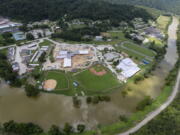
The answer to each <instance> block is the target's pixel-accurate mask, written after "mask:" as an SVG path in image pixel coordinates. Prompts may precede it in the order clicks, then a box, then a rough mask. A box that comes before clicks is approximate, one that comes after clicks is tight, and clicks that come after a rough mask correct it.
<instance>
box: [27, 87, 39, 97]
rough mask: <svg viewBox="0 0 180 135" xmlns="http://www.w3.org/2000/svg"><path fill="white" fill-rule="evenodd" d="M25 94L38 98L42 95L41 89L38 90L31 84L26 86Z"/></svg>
mask: <svg viewBox="0 0 180 135" xmlns="http://www.w3.org/2000/svg"><path fill="white" fill-rule="evenodd" d="M25 92H26V95H27V96H28V97H37V96H38V95H39V93H40V91H39V89H37V88H36V87H34V86H33V85H31V84H26V85H25Z"/></svg>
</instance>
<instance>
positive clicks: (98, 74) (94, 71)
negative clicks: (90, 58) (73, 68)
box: [89, 68, 107, 76]
mask: <svg viewBox="0 0 180 135" xmlns="http://www.w3.org/2000/svg"><path fill="white" fill-rule="evenodd" d="M89 71H90V72H91V73H93V74H94V75H97V76H103V75H105V74H106V73H107V72H106V70H104V69H102V70H101V71H96V69H94V68H90V69H89Z"/></svg>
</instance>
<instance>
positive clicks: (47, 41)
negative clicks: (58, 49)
mask: <svg viewBox="0 0 180 135" xmlns="http://www.w3.org/2000/svg"><path fill="white" fill-rule="evenodd" d="M51 44H53V43H52V42H51V41H49V40H47V39H45V40H44V41H43V42H41V43H40V44H39V46H50V45H51Z"/></svg>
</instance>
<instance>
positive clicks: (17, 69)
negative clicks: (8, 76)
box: [12, 62, 20, 72]
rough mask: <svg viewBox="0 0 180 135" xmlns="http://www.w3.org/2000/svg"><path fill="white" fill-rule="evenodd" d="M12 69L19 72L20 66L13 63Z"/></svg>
mask: <svg viewBox="0 0 180 135" xmlns="http://www.w3.org/2000/svg"><path fill="white" fill-rule="evenodd" d="M12 69H13V71H14V72H17V71H19V69H20V67H19V64H18V63H17V62H15V63H13V64H12Z"/></svg>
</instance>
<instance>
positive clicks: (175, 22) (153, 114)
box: [118, 17, 180, 135]
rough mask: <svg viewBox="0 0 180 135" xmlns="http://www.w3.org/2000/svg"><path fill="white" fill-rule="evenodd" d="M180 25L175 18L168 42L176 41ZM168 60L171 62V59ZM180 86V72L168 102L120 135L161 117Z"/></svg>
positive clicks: (169, 44) (170, 43) (124, 134)
mask: <svg viewBox="0 0 180 135" xmlns="http://www.w3.org/2000/svg"><path fill="white" fill-rule="evenodd" d="M178 24H179V20H178V19H177V18H176V17H173V22H172V24H171V25H170V26H169V31H168V34H169V40H168V41H171V40H175V41H176V37H177V35H176V34H175V33H176V32H177V28H178ZM172 33H174V34H172ZM173 44H174V45H176V42H168V47H170V48H172V46H173ZM172 58H173V56H172V57H171V59H172ZM165 59H166V58H165ZM167 60H169V58H168V59H167ZM179 86H180V70H179V73H178V77H177V80H176V84H175V87H174V89H173V92H172V94H171V95H170V97H169V98H168V99H167V101H166V102H165V103H164V104H162V105H161V106H160V107H159V108H157V109H156V110H155V111H153V112H151V113H150V114H148V115H147V117H146V118H145V119H144V120H143V121H141V122H140V123H138V124H137V125H136V126H135V127H133V128H131V129H129V130H128V131H126V132H124V133H119V134H118V135H130V134H132V133H135V132H137V131H138V130H139V129H140V128H142V127H143V126H144V125H146V124H147V123H148V122H149V121H151V120H152V119H153V118H155V117H156V116H157V115H159V114H160V113H161V112H162V111H163V110H165V109H166V108H167V107H168V106H169V105H170V104H171V103H172V102H173V100H174V99H175V97H176V95H177V93H178V91H179Z"/></svg>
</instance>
